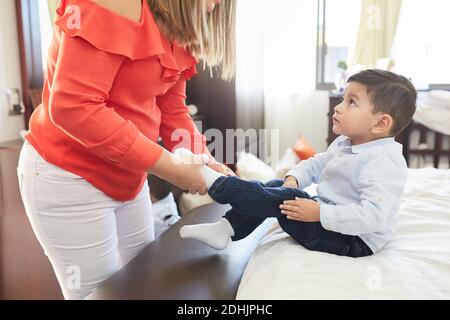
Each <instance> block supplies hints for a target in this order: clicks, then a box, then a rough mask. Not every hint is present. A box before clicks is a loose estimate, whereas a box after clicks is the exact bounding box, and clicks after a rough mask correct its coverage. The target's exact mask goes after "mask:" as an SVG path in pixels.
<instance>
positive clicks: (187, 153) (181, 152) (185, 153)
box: [175, 148, 225, 189]
mask: <svg viewBox="0 0 450 320" xmlns="http://www.w3.org/2000/svg"><path fill="white" fill-rule="evenodd" d="M175 154H176V155H178V156H180V157H191V156H192V155H193V154H192V151H191V150H189V149H186V148H179V149H177V150H175ZM205 157H207V156H206V155H205ZM201 171H202V175H203V179H205V183H206V187H207V188H208V189H209V188H211V186H212V185H213V184H214V182H215V181H216V180H217V179H219V178H220V177H224V176H225V175H224V174H222V173H219V172H217V171H215V170H213V169H211V168H210V167H208V166H207V165H204V166H203V167H202V169H201Z"/></svg>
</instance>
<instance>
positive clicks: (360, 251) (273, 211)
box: [208, 177, 373, 258]
mask: <svg viewBox="0 0 450 320" xmlns="http://www.w3.org/2000/svg"><path fill="white" fill-rule="evenodd" d="M283 184H284V181H283V180H272V181H270V182H268V183H267V184H263V183H261V182H257V181H244V180H241V179H239V178H237V177H221V178H219V179H218V180H217V181H215V182H214V184H213V185H212V186H211V188H210V189H209V191H208V194H209V195H210V196H211V197H212V198H213V199H214V200H215V201H217V202H218V203H221V204H230V205H231V207H232V209H230V210H229V211H228V212H227V213H226V214H225V217H224V218H226V219H227V220H228V221H229V222H230V224H231V226H232V227H233V230H234V234H235V235H234V237H232V240H233V241H238V240H241V239H243V238H245V237H247V236H248V235H249V234H250V233H252V232H253V231H254V230H255V229H256V228H257V227H258V226H259V225H260V224H261V223H263V221H264V220H265V219H266V218H270V217H273V218H277V219H278V223H279V224H280V226H281V228H282V229H283V230H284V231H285V232H286V233H287V234H289V235H290V236H291V237H292V238H293V239H294V240H295V241H297V243H299V244H300V245H302V246H303V247H305V248H307V249H309V250H312V251H320V252H327V253H331V254H335V255H339V256H348V257H353V258H358V257H364V256H369V255H372V254H373V253H372V251H371V250H370V248H369V247H368V246H367V245H366V244H365V243H364V241H363V240H362V239H361V238H359V237H357V236H351V235H346V234H341V233H338V232H333V231H329V230H326V229H324V228H323V227H322V225H321V223H320V222H313V223H311V222H300V221H293V220H288V219H287V218H286V216H285V215H284V214H282V213H281V210H280V208H279V206H280V204H282V203H283V201H285V200H294V199H295V197H299V198H305V199H312V200H314V199H313V198H311V197H310V195H309V194H307V193H306V192H304V191H301V190H299V189H296V188H284V187H282V185H283Z"/></svg>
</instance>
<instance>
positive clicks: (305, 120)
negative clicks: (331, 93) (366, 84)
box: [264, 91, 329, 156]
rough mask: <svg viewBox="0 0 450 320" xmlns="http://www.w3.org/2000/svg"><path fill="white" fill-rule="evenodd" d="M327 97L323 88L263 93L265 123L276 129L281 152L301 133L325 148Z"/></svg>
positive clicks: (316, 144) (317, 149)
mask: <svg viewBox="0 0 450 320" xmlns="http://www.w3.org/2000/svg"><path fill="white" fill-rule="evenodd" d="M328 110H329V99H328V92H327V91H311V92H303V93H298V94H295V95H294V94H292V95H288V94H286V95H273V96H271V95H266V96H265V106H264V111H265V127H266V128H267V129H269V130H271V129H274V130H280V131H279V134H280V137H279V152H280V156H283V154H284V153H285V151H286V150H287V148H290V147H292V146H293V145H294V144H295V142H296V140H297V136H298V135H302V136H304V137H305V138H306V140H307V141H308V142H309V143H310V144H311V145H312V146H313V147H314V148H315V149H316V151H317V152H324V151H325V150H326V149H327V141H326V140H327V136H328V116H327V113H328Z"/></svg>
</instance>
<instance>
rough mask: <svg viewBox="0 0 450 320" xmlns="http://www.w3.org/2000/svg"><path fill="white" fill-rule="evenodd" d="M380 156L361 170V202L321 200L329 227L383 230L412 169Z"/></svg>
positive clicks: (356, 232) (356, 231)
mask: <svg viewBox="0 0 450 320" xmlns="http://www.w3.org/2000/svg"><path fill="white" fill-rule="evenodd" d="M377 160H378V161H377ZM377 160H372V161H371V162H369V163H368V164H367V165H366V166H365V167H364V168H363V170H362V171H361V175H360V177H359V182H358V184H359V192H360V198H361V202H360V203H359V204H349V205H326V204H321V206H320V222H321V224H322V226H323V227H324V228H325V229H327V230H330V231H335V232H339V233H343V234H348V235H361V234H367V233H372V232H376V231H381V230H383V228H384V227H385V225H386V223H387V219H388V216H389V214H390V212H391V210H392V208H393V207H394V206H395V205H396V203H397V202H398V201H399V198H400V195H401V194H402V192H403V188H404V186H405V183H406V179H407V176H408V170H407V168H406V166H405V167H402V166H399V165H397V164H395V163H394V162H392V161H391V160H390V159H387V158H383V159H382V160H381V161H379V160H380V158H378V159H377Z"/></svg>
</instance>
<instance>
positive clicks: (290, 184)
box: [282, 176, 298, 188]
mask: <svg viewBox="0 0 450 320" xmlns="http://www.w3.org/2000/svg"><path fill="white" fill-rule="evenodd" d="M282 187H284V188H298V183H297V179H296V178H295V177H293V176H288V177H286V180H285V181H284V184H283V185H282Z"/></svg>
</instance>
